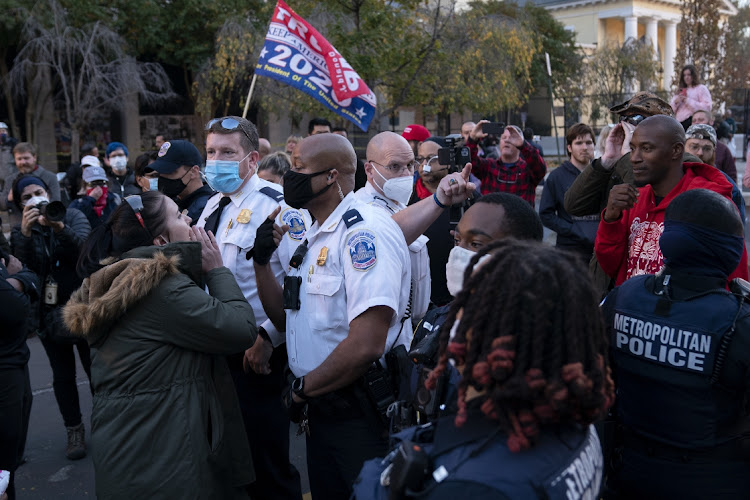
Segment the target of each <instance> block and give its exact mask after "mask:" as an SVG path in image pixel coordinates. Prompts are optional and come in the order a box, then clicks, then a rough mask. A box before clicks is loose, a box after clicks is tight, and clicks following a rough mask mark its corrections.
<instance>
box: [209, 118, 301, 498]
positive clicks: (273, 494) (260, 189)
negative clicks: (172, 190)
mask: <svg viewBox="0 0 750 500" xmlns="http://www.w3.org/2000/svg"><path fill="white" fill-rule="evenodd" d="M206 134H207V135H206V156H207V161H206V171H205V175H206V180H207V181H208V184H209V185H210V186H211V188H212V189H214V190H215V191H217V192H218V193H217V194H216V195H215V196H214V197H213V198H211V199H210V200H209V201H208V203H207V204H206V207H205V209H204V210H203V213H202V214H201V216H200V220H199V221H198V223H197V225H198V226H201V227H205V228H206V229H207V230H210V231H213V232H214V233H215V237H216V241H217V243H218V244H219V248H220V249H221V257H222V260H223V262H224V265H225V266H226V267H227V268H229V269H230V270H231V271H232V273H233V274H234V276H235V278H236V279H237V283H238V284H239V286H240V288H241V289H242V292H243V294H244V295H245V298H246V299H247V301H248V302H249V303H250V305H251V306H252V307H253V312H254V313H255V319H256V321H257V323H258V325H263V328H259V333H260V334H259V336H258V340H257V341H256V342H255V344H254V345H253V347H251V348H250V349H248V350H247V351H246V352H245V353H238V354H237V355H235V356H229V357H228V358H227V362H228V363H229V368H230V371H231V373H232V377H233V379H234V382H235V388H236V390H237V394H238V397H239V400H240V407H241V409H242V416H243V420H244V422H245V430H246V431H247V435H248V441H249V443H250V449H251V451H252V454H253V462H254V467H255V475H256V481H255V482H254V483H253V484H252V485H251V486H250V487H249V488H248V493H250V495H251V497H252V498H290V499H291V498H293V499H297V500H299V499H300V498H301V496H302V494H301V486H300V479H299V473H298V472H297V470H296V469H295V468H294V466H292V465H291V464H290V462H289V416H288V413H287V412H286V411H285V409H284V407H283V405H282V403H281V398H280V395H281V392H282V389H283V387H284V386H285V385H286V378H285V376H284V371H285V368H286V351H285V350H284V349H276V350H274V349H273V346H274V345H279V344H281V343H283V341H284V334H283V333H278V332H277V331H276V330H275V329H274V328H273V325H272V324H271V322H270V321H267V316H266V314H265V312H264V310H263V306H262V305H261V302H260V298H259V297H258V289H257V286H256V284H255V272H254V269H253V260H254V257H255V254H256V251H259V249H258V248H256V246H255V234H256V231H257V229H258V226H260V225H261V223H262V222H263V221H264V220H265V219H266V216H267V215H268V214H269V213H271V212H272V211H273V210H274V209H277V208H278V209H279V213H278V215H277V219H276V222H277V223H278V224H281V225H285V226H288V227H289V228H290V230H289V231H288V232H287V233H286V234H285V235H284V237H283V240H282V241H281V242H280V244H279V246H278V250H277V251H276V252H274V253H273V255H269V254H268V253H267V252H263V254H264V255H263V257H262V258H263V260H264V264H267V265H268V266H269V268H270V269H271V271H272V273H273V276H274V279H276V280H278V281H279V282H280V281H281V280H282V279H283V275H284V269H285V266H286V263H287V262H289V258H290V257H291V255H292V254H293V252H294V250H295V249H296V247H297V246H298V245H299V244H300V243H301V242H302V241H303V240H304V237H305V230H306V227H308V225H309V223H306V222H305V218H308V220H309V216H308V215H306V214H304V213H303V212H300V211H299V210H295V209H293V208H290V207H289V206H288V205H286V204H285V203H284V200H283V195H282V193H281V192H280V191H279V186H278V185H277V184H273V183H271V182H268V181H265V180H263V179H261V178H260V177H258V176H257V175H256V170H257V163H258V151H257V150H258V132H257V130H256V128H255V125H253V124H252V123H251V122H249V121H247V120H245V119H243V118H240V117H234V116H230V117H225V118H217V119H214V120H211V121H209V122H208V124H207V125H206ZM259 255H260V252H259ZM261 330H262V332H261ZM243 365H244V370H243Z"/></svg>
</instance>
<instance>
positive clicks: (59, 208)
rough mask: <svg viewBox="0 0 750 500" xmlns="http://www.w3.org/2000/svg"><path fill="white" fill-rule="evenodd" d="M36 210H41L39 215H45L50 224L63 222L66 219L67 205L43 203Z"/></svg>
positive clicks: (50, 202) (54, 202)
mask: <svg viewBox="0 0 750 500" xmlns="http://www.w3.org/2000/svg"><path fill="white" fill-rule="evenodd" d="M35 208H36V209H38V210H39V215H43V216H44V218H45V219H47V220H48V221H49V222H62V220H63V219H64V218H65V212H66V209H65V205H63V204H62V202H60V201H49V202H48V201H43V202H41V203H37V205H36V207H35Z"/></svg>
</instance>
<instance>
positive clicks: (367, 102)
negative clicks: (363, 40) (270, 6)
mask: <svg viewBox="0 0 750 500" xmlns="http://www.w3.org/2000/svg"><path fill="white" fill-rule="evenodd" d="M255 74H257V75H265V76H268V77H271V78H274V79H276V80H279V81H281V82H284V83H286V84H287V85H291V86H293V87H295V88H297V89H299V90H301V91H303V92H306V93H307V94H309V95H310V96H311V97H314V98H315V99H317V100H318V101H320V102H321V103H322V104H324V105H325V106H326V107H328V108H329V109H330V110H332V111H334V112H336V113H338V114H339V115H340V116H342V117H344V118H346V119H347V120H349V121H351V122H353V123H354V124H356V125H357V126H358V127H359V128H361V129H362V130H363V131H365V132H366V131H367V127H368V126H369V125H370V121H371V120H372V117H373V115H374V114H375V106H376V105H377V100H376V99H375V94H373V93H372V91H371V90H370V89H369V87H368V86H367V84H366V83H365V82H364V80H362V79H361V78H360V77H359V75H358V74H357V72H356V71H354V70H353V69H352V67H351V66H350V65H349V63H347V62H346V60H345V59H344V58H343V57H342V56H341V54H340V53H339V51H338V50H336V49H335V48H334V47H333V45H331V44H330V43H328V41H327V40H326V39H325V38H323V37H322V36H321V34H320V33H318V31H317V30H316V29H315V28H313V27H312V26H310V25H309V24H308V23H307V21H305V20H304V19H302V18H301V17H300V16H298V15H297V14H296V13H295V12H294V11H293V10H292V9H290V8H289V6H288V5H287V4H286V3H284V1H283V0H278V3H277V4H276V9H274V11H273V17H272V18H271V25H270V26H269V28H268V34H266V42H265V44H264V45H263V50H261V52H260V59H258V63H257V64H256V65H255Z"/></svg>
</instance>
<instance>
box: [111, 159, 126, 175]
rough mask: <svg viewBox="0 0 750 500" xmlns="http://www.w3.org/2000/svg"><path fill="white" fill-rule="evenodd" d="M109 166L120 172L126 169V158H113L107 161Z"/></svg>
mask: <svg viewBox="0 0 750 500" xmlns="http://www.w3.org/2000/svg"><path fill="white" fill-rule="evenodd" d="M109 166H110V167H112V170H114V171H116V172H122V171H124V170H125V169H127V168H128V158H127V157H126V156H115V157H114V158H112V159H110V160H109Z"/></svg>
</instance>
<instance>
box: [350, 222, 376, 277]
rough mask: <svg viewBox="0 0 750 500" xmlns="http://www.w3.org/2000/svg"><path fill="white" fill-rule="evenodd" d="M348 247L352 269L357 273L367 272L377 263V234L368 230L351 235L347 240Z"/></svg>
mask: <svg viewBox="0 0 750 500" xmlns="http://www.w3.org/2000/svg"><path fill="white" fill-rule="evenodd" d="M346 247H347V248H348V249H349V256H350V257H351V259H352V267H354V269H356V270H357V271H367V270H368V269H370V268H371V267H372V266H374V265H375V263H376V262H377V253H376V251H375V234H373V233H372V232H370V231H368V230H367V229H362V230H360V231H355V232H353V233H352V234H350V235H349V237H348V239H347V240H346Z"/></svg>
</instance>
